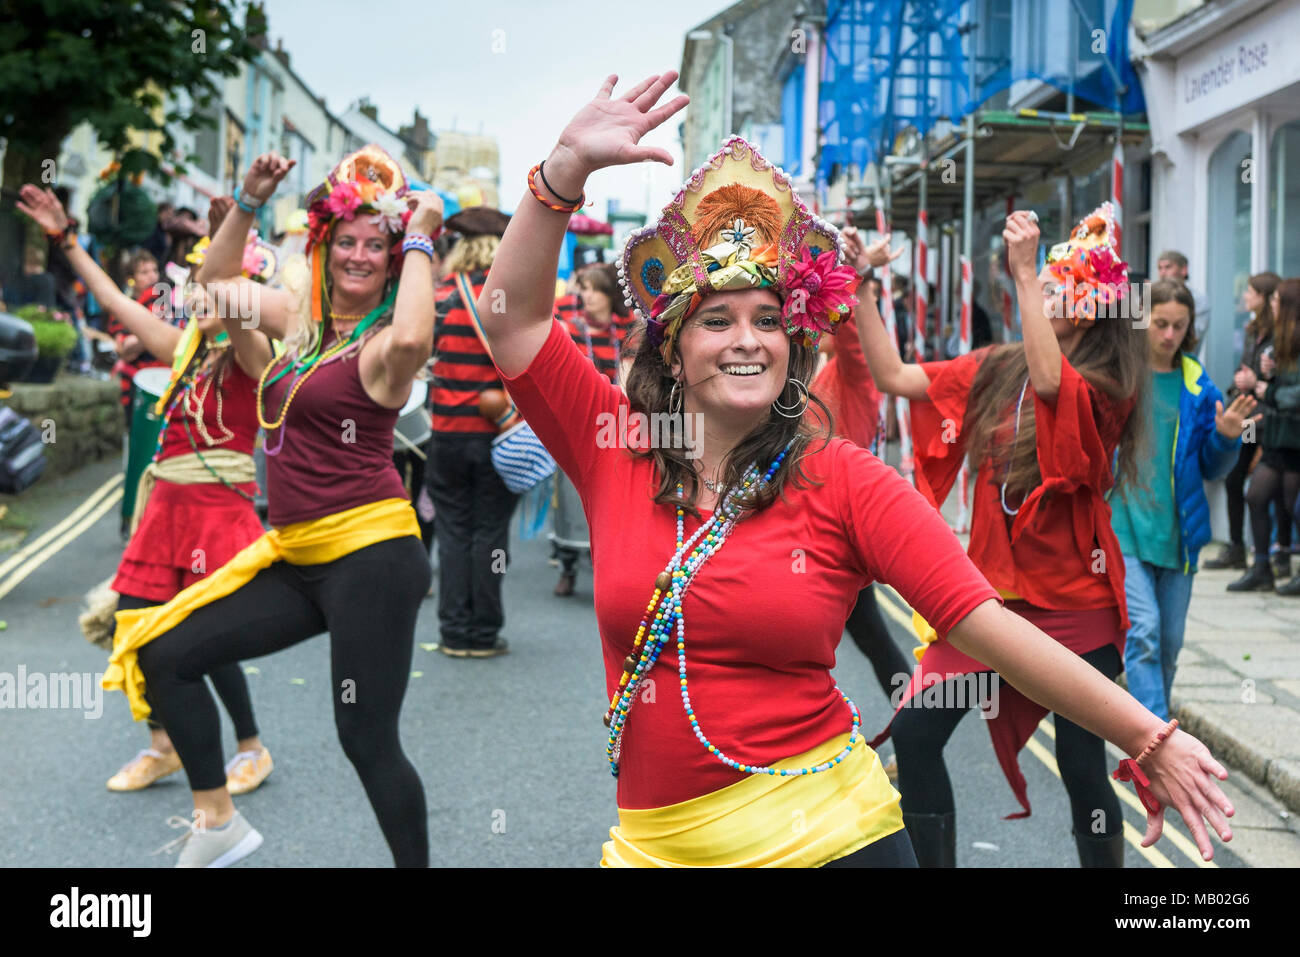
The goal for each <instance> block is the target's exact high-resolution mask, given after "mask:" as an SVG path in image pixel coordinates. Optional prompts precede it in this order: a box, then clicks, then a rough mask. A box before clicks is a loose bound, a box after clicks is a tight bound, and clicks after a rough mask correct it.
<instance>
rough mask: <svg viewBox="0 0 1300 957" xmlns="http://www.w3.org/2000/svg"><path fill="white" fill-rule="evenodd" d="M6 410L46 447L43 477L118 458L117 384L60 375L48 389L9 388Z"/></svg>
mask: <svg viewBox="0 0 1300 957" xmlns="http://www.w3.org/2000/svg"><path fill="white" fill-rule="evenodd" d="M11 388H12V389H13V396H12V398H9V399H6V400H4V401H5V404H6V405H8V406H9V408H11V409H13V410H14V411H15V412H17V413H18V414H19V415H21V416H22V417H23V418H25V419H30V420H31V422H32V425H33V426H34V427H35V428H36V431H37V432H39V433H40V434H41V437H42V440H43V441H45V443H46V445H45V457H46V459H47V461H48V462H49V464H48V465H47V466H46V469H45V477H48V476H51V475H63V474H65V473H67V472H71V471H73V470H74V469H77V468H80V467H81V466H82V465H85V464H86V463H87V462H94V461H97V460H99V459H102V458H105V457H107V456H111V455H116V456H121V454H122V433H123V421H122V418H123V417H122V406H121V405H120V402H119V396H120V391H119V389H118V384H117V382H116V381H110V382H104V381H102V380H99V379H90V378H87V377H85V376H78V375H69V374H67V373H60V375H59V377H58V378H57V379H55V380H54V382H52V383H50V384H49V385H36V384H33V383H29V382H22V383H16V384H15V385H13V386H11Z"/></svg>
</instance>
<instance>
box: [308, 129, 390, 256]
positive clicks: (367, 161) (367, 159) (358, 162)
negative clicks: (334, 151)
mask: <svg viewBox="0 0 1300 957" xmlns="http://www.w3.org/2000/svg"><path fill="white" fill-rule="evenodd" d="M407 191H408V190H407V187H406V176H405V175H404V174H403V173H402V167H401V166H400V165H399V164H398V162H397V161H396V160H395V159H393V158H392V157H391V156H389V155H388V153H386V152H385V151H384V149H383V148H382V147H380V146H376V145H375V144H374V143H371V144H370V145H368V146H363V147H362V148H361V149H359V150H357V151H356V152H355V153H353V154H352V155H350V156H347V157H345V158H344V159H343V161H342V162H341V163H339V165H338V166H336V167H335V168H334V171H333V172H332V173H330V174H329V176H328V177H326V179H325V182H323V183H321V184H320V185H319V186H317V187H316V188H315V189H314V190H312V191H311V193H310V195H308V197H307V231H308V241H307V249H308V252H310V251H311V248H312V247H313V246H316V245H317V244H319V243H322V242H324V241H325V240H326V239H327V238H328V237H329V233H330V229H331V228H332V227H333V225H334V224H335V223H336V222H338V221H339V220H340V219H342V220H352V219H355V218H356V217H357V216H358V215H369V216H370V217H371V219H370V221H371V222H372V223H374V224H375V225H376V226H379V227H381V228H382V229H386V230H387V231H388V232H390V233H395V234H401V233H402V232H403V231H404V230H405V229H406V223H407V221H408V220H409V219H410V218H411V211H410V209H409V208H407V205H406V202H405V200H404V199H403V197H405V196H406V194H407Z"/></svg>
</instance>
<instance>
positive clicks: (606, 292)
mask: <svg viewBox="0 0 1300 957" xmlns="http://www.w3.org/2000/svg"><path fill="white" fill-rule="evenodd" d="M577 280H578V294H577V295H576V296H565V297H562V298H561V299H559V300H557V301H556V304H555V315H556V318H557V319H558V320H559V321H560V322H562V323H563V324H564V326H565V328H566V329H567V330H568V332H569V335H570V336H571V337H572V339H573V341H574V342H575V343H577V346H578V348H579V349H580V350H582V351H583V352H584V353H585V354H586V356H587V358H588V359H590V360H591V361H592V363H593V364H594V365H595V366H596V368H597V370H599V371H600V373H601V375H603V376H605V377H606V378H607V379H609V380H610V381H611V382H613V383H615V384H616V385H617V384H620V378H621V377H620V375H619V364H620V358H621V356H623V355H627V356H628V357H629V358H630V357H631V356H632V354H633V351H632V348H630V347H629V346H628V336H629V331H630V329H631V327H632V326H631V323H632V319H631V316H630V315H629V311H628V308H627V306H626V305H625V304H624V302H623V297H622V295H621V294H620V293H619V290H618V273H617V272H616V271H615V269H614V267H613V266H612V265H610V264H609V263H592V264H591V265H590V266H585V267H583V268H582V269H581V270H580V271H579V272H578V275H577ZM556 486H557V487H556V502H555V506H556V507H555V512H554V515H555V530H554V531H553V532H552V533H551V542H552V543H553V544H554V546H555V550H556V555H557V557H558V558H559V560H560V565H561V568H560V580H559V581H558V582H557V583H556V585H555V594H556V595H557V596H559V597H561V598H565V597H568V596H569V595H572V594H573V592H574V587H575V585H576V583H577V569H578V558H579V556H580V555H581V554H582V552H583V551H586V552H588V553H590V552H591V541H590V537H589V535H588V532H587V520H586V516H585V515H584V514H583V511H582V500H581V499H580V498H579V497H578V493H577V490H576V489H575V488H574V487H573V484H572V483H571V482H570V481H569V479H568V477H567V476H565V475H564V474H563V473H557V475H556Z"/></svg>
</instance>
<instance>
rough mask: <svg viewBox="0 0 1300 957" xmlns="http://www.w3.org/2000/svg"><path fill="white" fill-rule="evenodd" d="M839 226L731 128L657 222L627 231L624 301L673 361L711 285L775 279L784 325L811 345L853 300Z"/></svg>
mask: <svg viewBox="0 0 1300 957" xmlns="http://www.w3.org/2000/svg"><path fill="white" fill-rule="evenodd" d="M843 258H844V256H843V247H842V245H841V243H840V238H839V231H838V230H837V229H836V228H835V227H834V226H832V225H830V223H827V222H825V221H824V220H822V219H819V218H818V217H816V216H814V215H813V214H812V213H811V212H810V211H809V210H808V207H807V206H805V205H804V203H803V200H801V199H800V198H799V197H798V195H796V193H795V192H794V189H793V187H792V184H791V182H790V178H789V177H788V176H786V175H785V173H783V172H782V171H781V170H780V169H778V168H776V167H775V166H773V165H772V164H771V163H769V162H768V161H767V160H766V159H764V158H763V156H762V154H760V153H759V152H758V150H757V149H755V148H754V147H753V146H752V145H751V144H750V143H748V142H746V141H745V140H744V139H742V138H741V137H739V136H733V137H731V138H730V139H728V140H727V141H726V142H725V143H724V144H723V146H722V149H721V150H719V151H718V152H717V153H714V154H713V156H711V157H710V158H709V160H708V161H707V162H706V163H705V164H704V165H703V166H701V167H700V168H699V169H697V170H695V172H694V173H693V174H691V178H690V179H689V180H687V182H686V183H685V185H684V186H683V187H682V189H681V191H680V192H679V193H678V194H677V195H676V196H675V197H674V198H673V200H672V202H670V203H669V204H668V205H667V206H665V207H664V210H663V212H662V213H661V214H660V217H659V221H658V222H657V223H655V224H653V225H651V226H647V227H646V228H645V229H641V230H638V231H637V232H635V233H633V234H632V237H631V238H630V239H629V240H628V243H627V247H626V248H625V249H624V251H623V258H622V261H621V264H620V266H619V280H620V282H621V283H622V286H623V291H624V293H625V296H626V298H627V304H628V305H629V306H631V307H632V308H633V309H635V310H636V311H637V313H638V315H641V316H644V317H646V319H647V330H648V333H649V336H650V340H651V342H653V343H654V344H655V345H656V346H658V347H659V349H660V352H661V354H662V355H663V357H664V361H665V362H671V361H672V356H673V350H674V347H675V343H676V340H677V337H678V335H679V333H680V332H681V327H682V323H683V321H685V319H686V318H687V317H688V316H690V315H691V313H693V312H694V311H695V309H696V308H698V306H699V304H700V303H701V302H702V301H703V300H704V298H705V297H707V296H708V295H709V294H710V293H713V292H723V291H730V290H738V289H767V288H770V289H772V290H773V291H774V292H776V294H777V295H778V296H780V298H781V301H782V318H783V320H784V323H785V330H786V333H787V334H788V335H790V336H791V337H792V338H794V337H799V338H800V339H801V340H802V341H803V342H804V344H806V345H809V346H814V345H816V343H817V339H818V338H819V337H820V335H821V334H822V333H823V332H830V331H831V330H832V329H833V328H834V327H835V324H836V323H838V322H839V321H841V320H842V319H843V318H844V317H845V316H846V315H848V314H849V312H850V311H851V310H852V308H853V306H855V305H857V299H856V298H855V297H854V291H855V290H856V289H857V284H858V277H857V275H856V274H855V273H854V271H853V269H852V268H851V267H849V266H846V265H842V262H843Z"/></svg>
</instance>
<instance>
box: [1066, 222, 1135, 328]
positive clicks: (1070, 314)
mask: <svg viewBox="0 0 1300 957" xmlns="http://www.w3.org/2000/svg"><path fill="white" fill-rule="evenodd" d="M1047 271H1048V272H1049V273H1051V275H1052V277H1053V278H1054V279H1056V281H1057V282H1059V283H1060V284H1061V290H1060V296H1061V299H1062V302H1063V304H1064V313H1065V316H1066V317H1067V318H1068V319H1069V320H1070V322H1072V323H1073V324H1074V325H1076V326H1080V325H1082V326H1090V325H1092V324H1093V323H1094V322H1096V321H1097V318H1098V316H1102V317H1105V316H1109V315H1113V314H1114V309H1115V305H1116V304H1117V303H1118V302H1119V300H1121V299H1123V298H1124V295H1125V293H1126V292H1127V290H1128V263H1126V262H1124V260H1122V259H1120V258H1119V251H1118V250H1117V249H1116V248H1115V207H1114V206H1112V205H1111V204H1110V203H1108V202H1107V203H1102V204H1101V205H1100V206H1098V207H1097V208H1096V209H1094V210H1093V211H1092V212H1091V213H1089V214H1088V215H1087V216H1085V217H1084V218H1083V220H1082V221H1080V223H1079V225H1077V226H1075V227H1074V229H1073V231H1072V232H1071V233H1070V238H1069V239H1067V240H1066V241H1065V242H1063V243H1057V244H1056V245H1055V246H1053V247H1052V248H1051V249H1050V250H1049V251H1048V253H1047Z"/></svg>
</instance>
